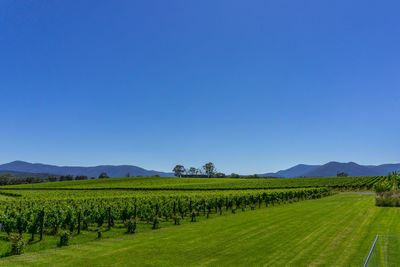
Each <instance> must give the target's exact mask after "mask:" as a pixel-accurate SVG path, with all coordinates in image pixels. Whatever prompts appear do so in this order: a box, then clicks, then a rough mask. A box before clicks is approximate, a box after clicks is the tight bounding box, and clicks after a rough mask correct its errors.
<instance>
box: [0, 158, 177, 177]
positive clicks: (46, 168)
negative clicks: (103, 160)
mask: <svg viewBox="0 0 400 267" xmlns="http://www.w3.org/2000/svg"><path fill="white" fill-rule="evenodd" d="M0 172H1V173H11V174H13V173H12V172H14V173H15V174H16V175H18V176H15V177H26V176H21V173H26V174H28V175H27V176H35V175H32V174H42V175H45V176H48V175H49V174H52V175H67V174H71V175H74V176H76V175H86V176H88V177H89V178H90V177H96V178H97V177H98V176H99V175H100V173H102V172H105V173H107V175H108V176H110V177H125V176H126V174H127V173H129V174H130V176H153V175H159V176H162V177H170V176H173V173H169V172H159V171H153V170H146V169H143V168H140V167H137V166H132V165H119V166H113V165H100V166H95V167H78V166H55V165H47V164H41V163H29V162H25V161H13V162H10V163H6V164H2V165H0ZM1 173H0V174H1ZM13 175H14V174H13ZM42 175H41V176H40V177H42Z"/></svg>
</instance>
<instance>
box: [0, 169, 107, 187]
mask: <svg viewBox="0 0 400 267" xmlns="http://www.w3.org/2000/svg"><path fill="white" fill-rule="evenodd" d="M98 178H99V179H102V178H110V177H109V176H108V175H107V173H105V172H102V173H101V174H100V175H99V176H98ZM88 179H96V178H95V177H91V178H89V177H88V176H85V175H77V176H73V175H71V174H67V175H60V176H55V175H49V176H47V177H30V176H29V177H23V178H18V177H14V176H12V175H11V174H3V175H0V185H17V184H37V183H43V182H57V181H74V180H75V181H78V180H88Z"/></svg>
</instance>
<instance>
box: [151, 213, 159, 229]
mask: <svg viewBox="0 0 400 267" xmlns="http://www.w3.org/2000/svg"><path fill="white" fill-rule="evenodd" d="M158 228H160V221H159V220H158V217H157V216H154V220H153V229H158Z"/></svg>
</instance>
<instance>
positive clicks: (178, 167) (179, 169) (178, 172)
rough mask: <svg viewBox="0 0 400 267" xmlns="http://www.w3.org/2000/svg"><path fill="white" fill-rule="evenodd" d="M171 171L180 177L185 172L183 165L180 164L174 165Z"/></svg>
mask: <svg viewBox="0 0 400 267" xmlns="http://www.w3.org/2000/svg"><path fill="white" fill-rule="evenodd" d="M172 171H173V172H174V174H175V176H176V177H182V175H183V174H184V173H185V167H183V166H182V165H176V166H175V168H174V169H173V170H172Z"/></svg>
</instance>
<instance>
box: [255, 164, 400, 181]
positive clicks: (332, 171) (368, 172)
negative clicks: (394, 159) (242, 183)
mask: <svg viewBox="0 0 400 267" xmlns="http://www.w3.org/2000/svg"><path fill="white" fill-rule="evenodd" d="M396 170H400V163H399V164H383V165H376V166H375V165H359V164H357V163H354V162H348V163H341V162H336V161H331V162H328V163H326V164H324V165H305V164H299V165H296V166H294V167H292V168H289V169H286V170H281V171H278V172H276V173H265V174H260V176H264V177H265V176H274V177H282V178H290V177H332V176H336V175H337V173H338V172H345V173H347V174H348V175H349V176H373V175H386V174H388V173H389V172H392V171H396Z"/></svg>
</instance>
